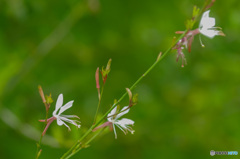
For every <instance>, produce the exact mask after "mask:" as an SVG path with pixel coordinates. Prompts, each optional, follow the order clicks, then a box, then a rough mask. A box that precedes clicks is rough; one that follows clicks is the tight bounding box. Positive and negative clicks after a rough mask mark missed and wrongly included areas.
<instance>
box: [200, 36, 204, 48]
mask: <svg viewBox="0 0 240 159" xmlns="http://www.w3.org/2000/svg"><path fill="white" fill-rule="evenodd" d="M199 41H200V44H201V46H202V47H205V45H204V44H203V43H202V38H201V35H199Z"/></svg>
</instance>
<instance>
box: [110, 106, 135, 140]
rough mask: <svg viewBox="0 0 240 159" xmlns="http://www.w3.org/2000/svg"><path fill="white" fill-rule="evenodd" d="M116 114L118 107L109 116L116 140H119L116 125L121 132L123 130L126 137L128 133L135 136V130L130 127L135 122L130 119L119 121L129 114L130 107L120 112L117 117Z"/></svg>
mask: <svg viewBox="0 0 240 159" xmlns="http://www.w3.org/2000/svg"><path fill="white" fill-rule="evenodd" d="M116 112H117V106H116V107H115V108H114V109H113V110H112V111H111V112H110V113H109V114H108V116H109V118H108V122H110V123H112V126H113V131H114V134H115V138H117V132H116V129H115V125H116V126H117V127H118V128H119V129H120V130H122V131H123V132H124V134H125V135H126V134H127V132H128V131H129V132H131V134H133V133H134V130H133V129H132V128H131V127H130V126H129V125H133V124H134V121H132V120H130V119H126V118H123V119H121V120H118V119H119V118H120V117H121V116H123V115H124V114H127V113H128V112H129V108H128V106H125V107H123V108H122V110H121V111H120V113H119V114H117V115H115V114H116Z"/></svg>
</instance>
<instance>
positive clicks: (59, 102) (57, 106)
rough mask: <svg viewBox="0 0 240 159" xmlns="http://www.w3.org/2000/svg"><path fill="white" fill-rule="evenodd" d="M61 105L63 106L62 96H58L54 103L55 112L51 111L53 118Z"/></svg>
mask: <svg viewBox="0 0 240 159" xmlns="http://www.w3.org/2000/svg"><path fill="white" fill-rule="evenodd" d="M62 104H63V94H59V96H58V99H57V102H56V106H55V110H54V111H53V116H56V114H57V111H58V109H59V108H60V107H61V106H62Z"/></svg>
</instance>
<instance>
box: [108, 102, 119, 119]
mask: <svg viewBox="0 0 240 159" xmlns="http://www.w3.org/2000/svg"><path fill="white" fill-rule="evenodd" d="M116 111H117V106H116V107H115V108H113V110H112V111H111V112H110V113H109V114H108V116H112V115H114V114H116ZM112 120H113V117H109V118H108V121H112Z"/></svg>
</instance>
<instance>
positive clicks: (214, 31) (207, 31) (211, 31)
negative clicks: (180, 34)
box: [199, 10, 225, 38]
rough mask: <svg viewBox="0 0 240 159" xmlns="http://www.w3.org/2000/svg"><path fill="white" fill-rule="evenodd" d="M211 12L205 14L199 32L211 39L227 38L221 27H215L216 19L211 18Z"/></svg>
mask: <svg viewBox="0 0 240 159" xmlns="http://www.w3.org/2000/svg"><path fill="white" fill-rule="evenodd" d="M209 12H210V10H208V11H206V12H204V13H203V15H202V18H201V21H200V25H199V32H200V33H201V34H203V35H205V36H207V37H209V38H213V37H214V36H216V35H221V36H225V34H224V33H223V32H222V31H221V28H220V27H215V18H212V17H209Z"/></svg>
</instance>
